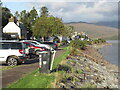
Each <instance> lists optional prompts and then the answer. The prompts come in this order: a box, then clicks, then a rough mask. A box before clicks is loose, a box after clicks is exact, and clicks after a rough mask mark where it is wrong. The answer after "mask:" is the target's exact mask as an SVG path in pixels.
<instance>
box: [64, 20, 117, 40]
mask: <svg viewBox="0 0 120 90" xmlns="http://www.w3.org/2000/svg"><path fill="white" fill-rule="evenodd" d="M66 25H71V26H73V27H74V30H75V31H77V32H86V34H87V35H88V36H89V37H91V38H104V39H117V36H118V35H117V34H118V29H117V28H113V27H107V26H100V25H95V24H91V23H85V22H78V23H73V22H72V23H67V24H66Z"/></svg>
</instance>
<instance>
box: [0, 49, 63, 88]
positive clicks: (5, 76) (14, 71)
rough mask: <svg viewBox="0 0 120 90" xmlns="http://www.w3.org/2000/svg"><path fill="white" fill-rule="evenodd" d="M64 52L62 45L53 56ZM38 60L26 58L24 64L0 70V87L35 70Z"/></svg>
mask: <svg viewBox="0 0 120 90" xmlns="http://www.w3.org/2000/svg"><path fill="white" fill-rule="evenodd" d="M63 52H64V50H63V47H61V48H59V49H58V50H57V52H56V55H55V58H57V57H58V56H59V55H60V54H62V53H63ZM38 61H39V60H27V61H26V62H25V63H24V64H22V65H20V66H18V67H14V68H11V69H8V70H5V71H2V76H0V78H1V80H2V88H5V87H7V86H8V85H9V84H11V83H13V82H15V81H17V80H19V79H20V78H22V77H23V76H25V75H26V74H28V73H30V72H32V71H34V70H36V69H37V68H38Z"/></svg>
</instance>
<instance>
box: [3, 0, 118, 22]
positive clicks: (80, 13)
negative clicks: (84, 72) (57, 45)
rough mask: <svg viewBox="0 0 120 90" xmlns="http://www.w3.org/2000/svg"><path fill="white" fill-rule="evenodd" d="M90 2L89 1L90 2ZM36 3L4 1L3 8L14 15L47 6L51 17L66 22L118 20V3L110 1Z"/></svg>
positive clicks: (13, 0)
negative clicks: (6, 8) (17, 12)
mask: <svg viewBox="0 0 120 90" xmlns="http://www.w3.org/2000/svg"><path fill="white" fill-rule="evenodd" d="M88 1H89V0H88ZM88 1H86V2H82V1H81V2H75V1H73V0H72V1H70V2H66V1H64V0H63V1H61V2H54V1H53V2H40V1H39V0H37V1H36V2H35V0H34V2H33V1H31V2H30V0H29V1H26V2H24V1H19V2H18V1H15V0H12V1H10V0H9V2H8V1H7V0H2V2H3V6H6V7H8V8H9V9H10V10H11V12H12V13H13V14H14V13H15V12H16V11H19V12H20V11H22V10H27V11H30V10H31V9H32V7H33V6H34V7H35V8H36V9H37V11H38V12H39V10H40V8H41V7H43V6H46V7H47V8H48V10H49V14H50V15H54V16H57V17H60V18H62V19H63V21H64V22H79V21H84V22H99V21H117V20H118V2H108V0H97V1H95V2H94V1H93V2H88Z"/></svg>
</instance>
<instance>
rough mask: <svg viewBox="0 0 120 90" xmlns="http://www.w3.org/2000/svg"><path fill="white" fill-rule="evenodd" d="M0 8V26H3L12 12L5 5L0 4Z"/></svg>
mask: <svg viewBox="0 0 120 90" xmlns="http://www.w3.org/2000/svg"><path fill="white" fill-rule="evenodd" d="M0 8H1V10H2V27H4V26H5V25H7V24H8V22H9V18H10V17H11V16H12V14H11V12H10V10H9V9H8V8H7V7H2V6H0ZM0 17H1V16H0Z"/></svg>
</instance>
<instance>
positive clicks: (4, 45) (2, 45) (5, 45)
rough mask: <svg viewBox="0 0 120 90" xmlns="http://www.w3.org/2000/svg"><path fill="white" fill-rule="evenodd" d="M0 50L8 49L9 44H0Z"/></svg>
mask: <svg viewBox="0 0 120 90" xmlns="http://www.w3.org/2000/svg"><path fill="white" fill-rule="evenodd" d="M0 49H9V44H7V43H6V44H5V43H1V44H0Z"/></svg>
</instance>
